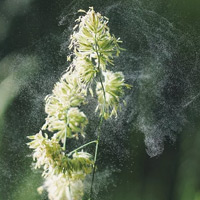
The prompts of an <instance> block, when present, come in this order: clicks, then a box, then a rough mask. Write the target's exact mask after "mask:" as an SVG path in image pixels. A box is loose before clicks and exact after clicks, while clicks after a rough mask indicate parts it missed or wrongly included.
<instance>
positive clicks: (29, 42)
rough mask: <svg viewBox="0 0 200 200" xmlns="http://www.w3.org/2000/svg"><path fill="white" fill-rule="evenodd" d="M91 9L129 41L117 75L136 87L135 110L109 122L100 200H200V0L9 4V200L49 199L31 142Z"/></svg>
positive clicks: (2, 97)
mask: <svg viewBox="0 0 200 200" xmlns="http://www.w3.org/2000/svg"><path fill="white" fill-rule="evenodd" d="M89 6H94V9H95V10H96V11H99V12H100V13H102V14H103V15H106V16H107V17H109V18H110V23H109V26H110V28H111V32H112V33H114V34H115V35H116V36H117V37H118V36H120V37H121V39H122V40H123V41H124V43H123V47H124V48H126V51H125V52H123V53H122V54H121V56H120V57H119V58H117V59H116V68H115V70H116V71H117V70H120V71H123V73H124V74H125V77H126V80H127V82H128V83H130V84H132V85H133V89H132V90H131V91H129V92H127V94H126V101H127V107H123V109H122V112H121V113H120V114H119V117H118V119H117V120H111V121H109V122H107V124H104V133H103V136H102V139H101V144H100V151H99V157H98V169H99V172H98V174H97V175H96V185H95V191H96V195H97V197H96V199H101V200H102V199H105V200H106V199H111V200H122V199H123V200H200V180H199V175H200V167H199V164H200V154H199V151H200V135H199V131H200V123H199V122H200V113H199V106H200V98H199V95H200V84H199V83H200V69H199V47H200V39H199V33H200V23H199V21H200V2H199V1H198V0H190V1H189V0H173V1H172V0H170V1H165V0H160V1H159V0H151V1H150V0H140V1H139V0H138V1H136V0H124V1H119V0H117V1H114V0H113V1H112V0H106V1H97V0H94V1H89V0H85V1H83V0H80V1H67V0H65V1H64V0H42V1H41V0H15V1H14V0H2V1H1V2H0V200H36V199H46V194H43V195H42V196H39V195H38V194H37V191H36V188H37V187H38V186H40V185H41V184H42V180H41V178H40V172H39V171H35V170H33V169H32V164H31V163H32V158H31V151H30V150H29V149H28V148H27V145H26V143H27V142H28V140H27V138H26V136H27V135H32V134H35V133H37V132H38V130H39V129H40V127H41V126H42V124H43V123H44V118H45V113H44V97H45V96H46V95H47V94H49V93H51V90H52V87H53V85H54V83H55V82H56V81H58V80H59V77H60V76H61V74H62V72H63V71H64V70H65V69H66V68H67V66H68V63H67V62H66V55H67V54H68V53H69V52H68V50H67V45H68V39H69V35H70V34H71V33H72V27H73V25H74V20H75V19H76V17H77V16H78V15H77V13H76V11H77V10H78V9H80V8H82V9H86V10H87V9H88V7H89ZM92 108H93V107H92V106H91V109H92ZM90 118H91V119H93V116H92V115H91V116H90ZM95 123H96V122H95V120H93V121H92V120H91V124H95ZM93 126H94V125H93ZM93 126H92V125H90V127H89V129H88V132H89V133H88V137H87V138H86V140H90V139H91V138H93V137H94V135H93V133H92V130H93ZM101 149H102V150H101ZM86 184H87V183H86Z"/></svg>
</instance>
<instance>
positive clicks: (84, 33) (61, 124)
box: [28, 7, 130, 200]
mask: <svg viewBox="0 0 200 200" xmlns="http://www.w3.org/2000/svg"><path fill="white" fill-rule="evenodd" d="M80 11H81V12H85V11H82V10H80ZM85 13H86V12H85ZM76 22H77V24H76V26H75V27H74V30H75V31H74V33H73V34H72V36H71V43H70V45H69V48H70V49H72V50H73V53H72V54H71V55H70V56H69V57H68V60H70V59H71V58H73V61H72V63H71V65H70V66H69V69H68V70H67V71H66V73H65V74H64V75H63V76H62V77H61V79H60V81H59V82H57V83H56V84H55V86H54V89H53V92H52V94H51V95H48V96H47V97H46V99H45V100H46V105H45V111H46V113H47V118H46V122H45V124H44V125H43V127H42V130H41V131H40V132H39V133H38V134H36V135H34V136H29V137H28V138H29V139H31V140H32V141H31V142H30V143H28V145H29V147H30V148H31V149H33V159H34V160H35V161H36V164H35V167H36V168H41V167H42V168H43V170H44V172H43V177H44V178H45V183H44V185H43V186H42V188H45V189H46V190H47V191H48V193H49V198H50V199H52V200H64V199H65V200H71V199H73V200H76V199H77V200H80V199H81V198H82V195H83V182H82V181H83V180H84V178H85V176H86V175H87V174H89V173H91V172H92V170H93V173H94V172H95V171H94V169H95V162H96V158H97V150H98V143H99V139H100V135H99V133H98V138H97V140H96V141H91V142H89V143H87V144H84V145H83V146H81V147H79V148H77V149H75V150H73V151H71V152H70V153H69V154H66V149H67V139H68V138H73V137H75V138H77V139H78V138H79V134H81V135H82V136H85V128H86V126H87V124H88V119H87V117H86V115H85V114H84V113H83V112H82V111H81V110H80V109H81V106H83V105H84V104H86V103H87V95H89V94H88V91H90V94H91V95H92V96H93V90H92V89H93V88H96V94H95V96H97V99H98V103H97V108H96V111H99V116H100V117H101V122H100V124H99V129H100V126H101V124H102V121H103V119H108V118H110V117H112V116H113V115H115V116H117V111H118V108H119V107H120V98H121V97H122V96H123V94H124V92H123V89H124V87H128V88H129V87H130V86H129V85H127V84H125V83H124V76H123V74H122V72H115V73H114V72H112V71H109V70H107V67H108V64H112V65H113V58H114V57H113V56H114V55H116V56H118V55H119V53H120V50H121V48H120V47H119V45H118V43H120V42H121V41H120V40H119V39H116V38H115V36H114V35H111V34H110V32H109V28H108V26H107V23H108V19H107V18H106V17H103V16H101V15H100V14H99V13H95V12H94V10H93V8H92V7H91V8H90V9H89V11H88V12H87V13H86V14H85V16H80V17H79V18H78V19H77V20H76ZM46 131H50V132H51V133H52V137H51V138H48V136H47V134H46V133H45V132H46ZM92 143H96V148H95V149H96V150H95V155H94V159H93V156H92V155H90V154H89V153H87V152H83V151H80V150H81V149H83V148H84V147H86V146H87V145H89V144H92ZM40 191H41V188H40Z"/></svg>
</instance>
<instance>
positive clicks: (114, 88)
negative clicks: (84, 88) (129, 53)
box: [96, 71, 130, 119]
mask: <svg viewBox="0 0 200 200" xmlns="http://www.w3.org/2000/svg"><path fill="white" fill-rule="evenodd" d="M103 75H104V82H103V83H102V84H103V87H102V84H101V83H100V82H98V83H97V88H96V92H97V95H98V106H97V108H96V110H100V114H101V115H104V118H105V119H107V118H109V117H111V116H112V115H115V116H117V110H118V107H119V103H120V97H122V96H123V94H124V90H123V89H124V87H130V86H129V85H128V84H125V83H124V75H123V74H122V73H121V72H115V73H113V72H111V71H106V72H103Z"/></svg>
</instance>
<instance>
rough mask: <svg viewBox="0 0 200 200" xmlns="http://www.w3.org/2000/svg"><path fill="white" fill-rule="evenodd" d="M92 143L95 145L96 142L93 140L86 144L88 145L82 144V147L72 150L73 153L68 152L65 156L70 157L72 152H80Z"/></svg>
mask: <svg viewBox="0 0 200 200" xmlns="http://www.w3.org/2000/svg"><path fill="white" fill-rule="evenodd" d="M92 143H97V140H93V141H91V142H88V143H86V144H84V145H82V146H80V147H78V148H77V149H74V150H73V151H71V152H69V153H68V154H67V155H68V156H71V155H72V154H73V153H74V152H76V151H78V150H80V149H83V148H84V147H86V146H88V145H89V144H92Z"/></svg>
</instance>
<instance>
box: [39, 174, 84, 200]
mask: <svg viewBox="0 0 200 200" xmlns="http://www.w3.org/2000/svg"><path fill="white" fill-rule="evenodd" d="M43 187H44V188H45V189H46V190H47V192H48V197H49V199H50V200H81V199H82V197H83V189H84V188H83V181H82V180H81V179H73V178H69V177H68V176H66V175H65V174H63V173H61V174H59V175H54V176H51V177H48V178H47V179H46V180H45V183H44V186H43Z"/></svg>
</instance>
